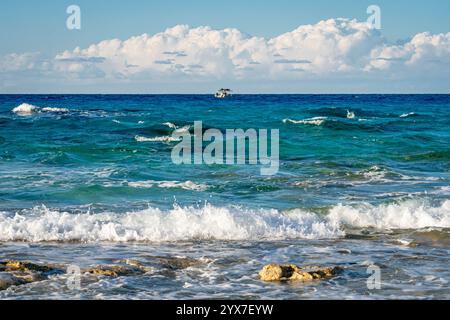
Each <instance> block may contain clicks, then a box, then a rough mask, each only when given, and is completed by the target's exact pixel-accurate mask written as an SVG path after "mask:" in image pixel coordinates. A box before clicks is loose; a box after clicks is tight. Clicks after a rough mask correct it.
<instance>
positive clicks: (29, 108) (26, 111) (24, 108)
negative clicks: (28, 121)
mask: <svg viewBox="0 0 450 320" xmlns="http://www.w3.org/2000/svg"><path fill="white" fill-rule="evenodd" d="M12 112H14V113H15V114H18V115H21V116H29V115H32V114H34V113H40V112H47V113H52V112H53V113H66V112H69V109H66V108H52V107H45V108H39V107H36V106H34V105H32V104H28V103H22V104H21V105H20V106H17V107H15V108H14V109H12Z"/></svg>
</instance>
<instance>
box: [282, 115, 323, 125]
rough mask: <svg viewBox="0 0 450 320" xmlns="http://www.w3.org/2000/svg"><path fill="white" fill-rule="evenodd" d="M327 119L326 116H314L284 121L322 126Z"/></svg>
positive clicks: (285, 120)
mask: <svg viewBox="0 0 450 320" xmlns="http://www.w3.org/2000/svg"><path fill="white" fill-rule="evenodd" d="M326 120H327V118H326V117H314V118H310V119H304V120H293V119H284V120H283V123H288V122H290V123H293V124H309V125H315V126H320V125H322V124H323V123H324V122H325V121H326Z"/></svg>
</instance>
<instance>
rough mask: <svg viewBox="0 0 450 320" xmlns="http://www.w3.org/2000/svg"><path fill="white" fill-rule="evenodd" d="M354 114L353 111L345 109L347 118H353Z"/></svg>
mask: <svg viewBox="0 0 450 320" xmlns="http://www.w3.org/2000/svg"><path fill="white" fill-rule="evenodd" d="M355 117H356V115H355V113H354V112H353V111H350V110H347V119H355Z"/></svg>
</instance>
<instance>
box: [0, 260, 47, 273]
mask: <svg viewBox="0 0 450 320" xmlns="http://www.w3.org/2000/svg"><path fill="white" fill-rule="evenodd" d="M0 264H1V265H2V266H3V269H4V270H6V271H36V272H51V271H54V270H55V268H54V267H52V266H50V265H38V264H34V263H31V262H24V261H16V260H7V261H4V262H0Z"/></svg>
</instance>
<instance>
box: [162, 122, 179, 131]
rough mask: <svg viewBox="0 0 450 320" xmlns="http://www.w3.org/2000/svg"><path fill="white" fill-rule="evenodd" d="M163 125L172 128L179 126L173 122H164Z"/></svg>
mask: <svg viewBox="0 0 450 320" xmlns="http://www.w3.org/2000/svg"><path fill="white" fill-rule="evenodd" d="M163 125H164V126H167V127H169V128H171V129H176V128H177V126H176V125H175V124H174V123H172V122H164V123H163Z"/></svg>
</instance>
